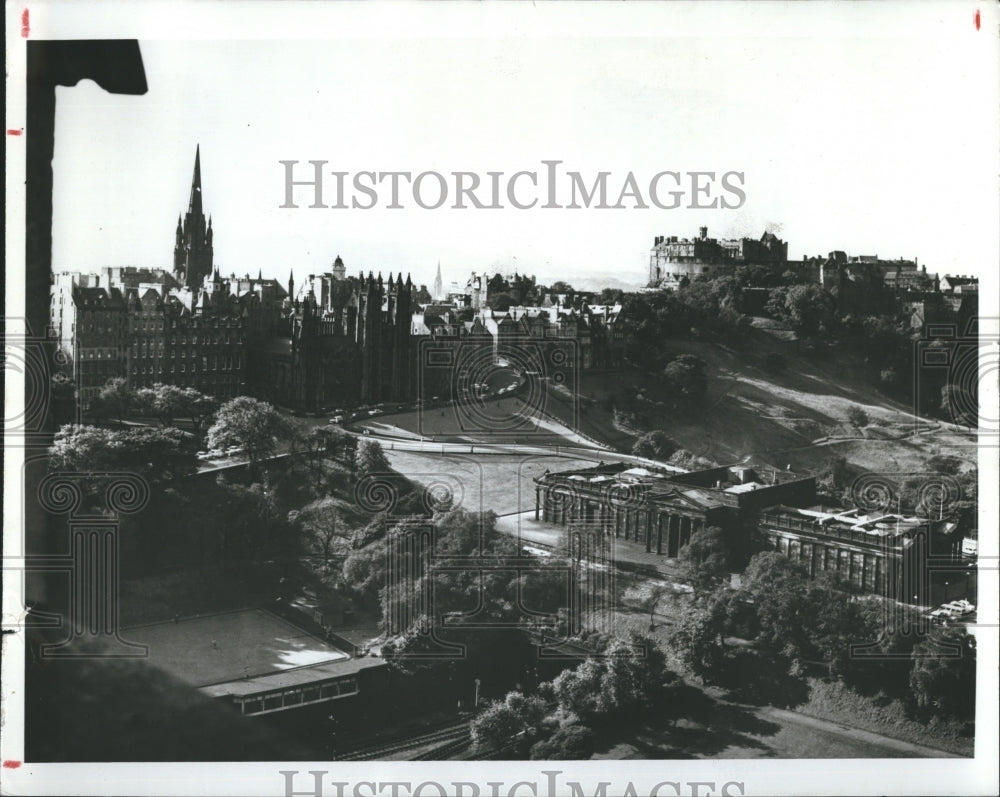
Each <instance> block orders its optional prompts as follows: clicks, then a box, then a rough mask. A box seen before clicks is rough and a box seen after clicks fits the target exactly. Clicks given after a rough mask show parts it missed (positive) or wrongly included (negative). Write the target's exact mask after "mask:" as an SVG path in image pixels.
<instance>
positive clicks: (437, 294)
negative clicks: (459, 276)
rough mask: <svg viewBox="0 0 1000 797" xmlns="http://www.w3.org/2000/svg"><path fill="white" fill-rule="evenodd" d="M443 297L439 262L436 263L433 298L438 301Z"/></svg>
mask: <svg viewBox="0 0 1000 797" xmlns="http://www.w3.org/2000/svg"><path fill="white" fill-rule="evenodd" d="M443 295H444V285H443V283H442V282H441V261H440V260H439V261H438V270H437V276H436V277H434V298H435V299H440V298H441V297H442V296H443Z"/></svg>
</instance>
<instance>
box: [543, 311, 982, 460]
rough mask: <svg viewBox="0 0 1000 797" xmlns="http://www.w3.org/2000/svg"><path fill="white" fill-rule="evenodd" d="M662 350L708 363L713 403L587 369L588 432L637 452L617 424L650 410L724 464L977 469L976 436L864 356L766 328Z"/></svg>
mask: <svg viewBox="0 0 1000 797" xmlns="http://www.w3.org/2000/svg"><path fill="white" fill-rule="evenodd" d="M664 348H665V349H666V350H667V351H669V353H670V354H672V355H674V356H678V355H681V354H691V355H694V356H696V357H699V358H700V359H702V360H704V361H705V363H706V365H707V367H706V369H705V371H706V377H707V390H706V396H705V400H704V401H703V402H700V403H699V405H698V407H697V408H696V409H695V410H694V411H692V412H689V413H678V412H675V411H674V410H672V409H671V408H670V407H669V406H668V402H666V401H664V398H665V397H664V395H663V392H662V391H663V387H662V383H661V381H660V379H659V375H658V374H654V373H645V372H642V371H640V370H638V369H635V368H622V369H617V370H613V371H599V372H588V371H585V372H583V373H582V375H581V380H580V384H581V396H580V400H579V413H578V415H579V418H580V419H581V420H580V421H579V423H580V425H581V426H583V427H584V428H583V429H582V431H584V432H585V433H587V434H591V435H593V436H597V435H600V439H602V441H603V442H605V443H606V444H608V445H610V446H612V447H615V448H617V449H618V450H621V451H627V450H629V449H630V447H631V445H632V443H633V442H634V439H635V438H634V436H632V435H629V434H628V433H626V432H624V431H622V430H620V429H616V428H615V426H614V423H613V421H614V414H613V410H612V408H613V407H617V408H618V409H621V410H626V411H631V412H636V413H637V414H639V415H640V416H642V417H643V418H644V424H643V425H644V429H645V430H652V429H663V430H665V431H666V432H667V434H668V435H669V436H670V437H672V438H673V439H674V440H675V441H676V442H677V443H678V444H680V445H681V446H682V447H684V448H686V449H688V450H689V451H691V452H693V453H694V454H697V455H699V456H703V457H706V458H708V459H711V460H714V461H716V462H720V463H726V462H734V461H738V460H740V459H742V458H743V457H745V456H746V455H748V454H754V455H756V456H758V457H761V458H763V459H764V460H766V461H770V462H771V463H772V464H774V465H775V466H777V467H780V468H785V467H787V466H791V468H792V469H802V470H806V471H818V470H821V469H822V468H823V466H824V464H825V463H826V462H827V460H829V459H830V458H833V457H837V456H843V457H844V458H846V459H847V461H848V462H849V463H850V464H851V465H853V466H854V467H855V468H856V469H858V470H864V471H876V472H920V471H922V470H925V469H926V466H925V463H926V460H927V459H928V458H929V457H930V456H933V455H936V454H946V455H953V456H956V457H958V458H960V459H962V460H963V461H965V462H967V463H968V464H969V465H970V466H971V465H972V464H973V463H974V462H975V460H976V436H975V434H974V433H972V432H968V431H963V430H960V429H957V428H956V427H954V426H952V425H950V424H944V423H940V422H938V421H935V420H933V419H916V418H915V417H914V415H913V411H912V408H911V407H908V406H906V405H905V404H902V403H900V402H898V401H896V400H895V399H893V398H891V397H889V396H886V395H885V394H883V393H881V392H880V391H879V390H877V389H876V388H875V386H873V385H872V384H871V383H870V382H869V381H868V377H867V376H866V374H867V369H868V365H867V364H865V363H864V361H863V359H862V358H859V357H857V356H853V355H849V354H847V353H843V352H831V353H830V354H829V355H827V356H825V357H823V358H820V359H817V358H816V357H811V356H804V355H801V354H799V353H798V348H797V345H796V344H795V343H794V342H787V341H782V340H779V339H775V338H774V337H773V336H772V335H769V334H767V333H766V332H763V331H760V330H751V331H750V332H748V333H747V335H746V336H745V339H744V340H743V341H742V342H741V344H740V345H739V346H738V347H737V346H729V345H723V344H720V343H715V342H709V341H687V340H667V341H665V342H664ZM768 354H780V355H781V356H782V357H783V358H784V360H785V367H784V368H783V369H781V370H780V371H777V372H776V371H775V370H774V369H773V368H772V369H768V368H767V367H766V357H767V355H768ZM549 395H550V396H552V395H553V392H552V391H550V393H549ZM855 407H856V408H859V409H861V410H863V411H864V412H865V414H866V415H867V416H868V419H869V423H868V424H867V425H865V426H863V427H861V428H858V427H855V426H854V425H853V424H851V422H850V421H849V420H848V412H849V411H850V410H851V409H852V408H855ZM547 408H548V409H549V410H550V411H552V412H553V413H554V414H556V416H557V417H559V418H560V420H562V421H563V422H564V423H569V422H570V421H572V420H573V417H574V416H573V410H574V409H575V407H574V405H573V402H572V401H570V400H569V399H568V397H565V396H563V397H562V399H561V400H553V401H549V402H548V404H547Z"/></svg>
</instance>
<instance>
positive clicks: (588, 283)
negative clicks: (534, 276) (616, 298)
mask: <svg viewBox="0 0 1000 797" xmlns="http://www.w3.org/2000/svg"><path fill="white" fill-rule="evenodd" d="M620 277H621V272H618V273H617V274H615V273H610V272H607V273H601V274H596V275H595V274H590V275H587V276H579V277H571V278H569V279H567V278H566V276H565V275H564V276H562V277H539V278H538V282H540V283H541V284H543V285H551V284H552V283H553V282H559V281H562V282H568V283H569V284H570V285H572V286H573V287H574V288H575V289H576V290H578V291H593V292H595V293H596V292H599V291H602V290H604V289H605V288H612V289H613V290H617V291H625V292H626V293H629V292H631V291H637V290H639V288H642V287H643V286H644V285H645V283H644V282H642V281H640V280H639V279H636V280H635V281H634V282H626V281H624V280H622V279H620Z"/></svg>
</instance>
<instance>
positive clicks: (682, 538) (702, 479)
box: [535, 463, 816, 559]
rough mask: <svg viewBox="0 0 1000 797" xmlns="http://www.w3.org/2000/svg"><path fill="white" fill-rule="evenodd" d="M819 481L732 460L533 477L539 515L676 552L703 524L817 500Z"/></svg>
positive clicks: (725, 524)
mask: <svg viewBox="0 0 1000 797" xmlns="http://www.w3.org/2000/svg"><path fill="white" fill-rule="evenodd" d="M815 497H816V481H815V479H814V478H813V477H811V476H801V475H799V474H794V473H790V472H788V471H776V470H764V469H759V468H754V467H750V466H748V465H742V464H741V465H732V466H723V467H719V468H710V469H707V470H701V471H692V472H690V473H685V472H682V471H679V470H675V471H668V470H652V469H649V468H644V467H629V466H628V465H627V464H624V463H614V464H610V465H598V466H597V467H594V468H586V469H583V470H574V471H564V472H560V473H545V474H543V475H541V476H539V477H537V478H536V479H535V518H536V519H537V520H544V521H546V522H548V523H555V524H558V525H561V526H583V527H588V528H592V529H600V530H601V531H604V532H606V533H608V534H614V536H615V537H616V538H620V539H622V540H624V541H629V542H632V543H637V544H639V545H643V546H644V547H645V549H646V551H647V552H650V553H657V554H660V555H662V556H665V557H667V558H671V559H672V558H675V557H676V556H677V555H678V554H679V553H680V550H681V548H683V547H684V546H685V545H687V543H688V541H689V540H690V539H691V535H692V534H693V533H694V532H696V531H698V530H699V529H701V528H705V527H708V526H719V527H721V528H724V529H731V530H732V529H737V528H740V527H742V526H743V525H744V524H745V523H746V522H747V519H748V518H749V517H751V516H752V515H753V513H754V512H756V510H758V509H760V508H762V507H766V506H774V505H779V504H793V505H801V506H806V505H808V504H811V503H813V502H814V501H815Z"/></svg>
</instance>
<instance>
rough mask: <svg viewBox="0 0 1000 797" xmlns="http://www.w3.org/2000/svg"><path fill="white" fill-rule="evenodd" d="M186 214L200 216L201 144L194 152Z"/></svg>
mask: <svg viewBox="0 0 1000 797" xmlns="http://www.w3.org/2000/svg"><path fill="white" fill-rule="evenodd" d="M188 213H191V214H194V215H195V216H196V217H197V216H201V215H202V209H201V144H198V145H197V146H196V147H195V150H194V175H193V176H192V177H191V200H190V201H189V202H188Z"/></svg>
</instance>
